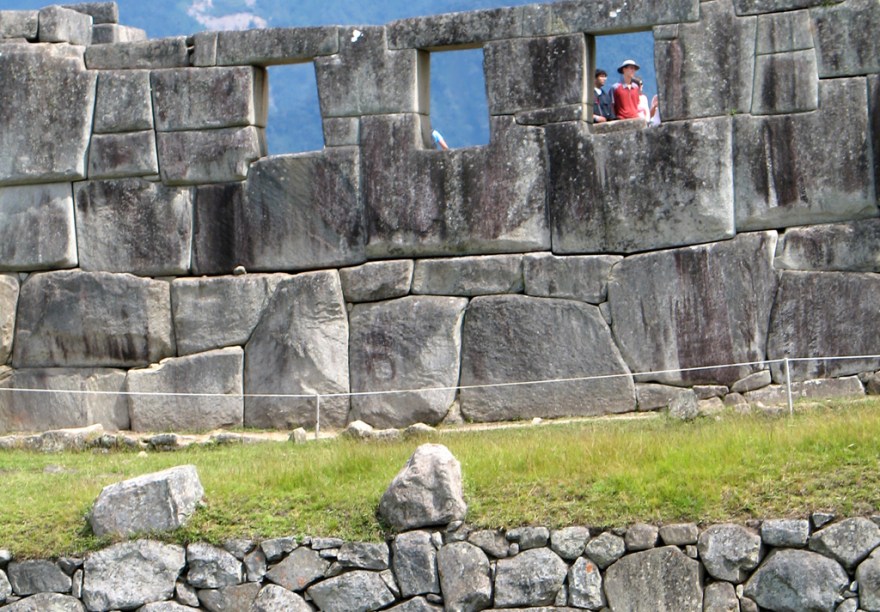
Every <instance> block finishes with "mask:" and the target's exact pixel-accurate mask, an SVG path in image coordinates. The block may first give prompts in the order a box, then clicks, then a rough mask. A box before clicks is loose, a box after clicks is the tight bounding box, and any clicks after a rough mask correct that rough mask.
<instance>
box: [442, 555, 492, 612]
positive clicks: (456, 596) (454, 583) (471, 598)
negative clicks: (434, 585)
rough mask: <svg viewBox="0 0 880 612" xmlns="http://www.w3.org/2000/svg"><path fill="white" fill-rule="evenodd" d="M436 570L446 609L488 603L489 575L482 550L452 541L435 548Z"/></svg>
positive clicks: (479, 606)
mask: <svg viewBox="0 0 880 612" xmlns="http://www.w3.org/2000/svg"><path fill="white" fill-rule="evenodd" d="M437 573H438V574H439V575H440V588H441V591H442V593H443V600H444V602H445V604H446V607H448V608H449V609H450V610H462V611H464V610H485V609H486V608H489V607H491V606H492V578H491V577H490V568H489V559H488V558H487V557H486V553H484V552H483V551H482V550H480V549H479V548H477V547H476V546H474V545H473V544H469V543H468V542H452V543H449V544H446V545H444V546H443V547H442V548H440V550H438V551H437Z"/></svg>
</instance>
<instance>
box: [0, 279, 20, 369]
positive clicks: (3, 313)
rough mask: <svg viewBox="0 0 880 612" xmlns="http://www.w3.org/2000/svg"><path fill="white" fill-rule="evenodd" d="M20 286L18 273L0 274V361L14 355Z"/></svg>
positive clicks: (3, 361) (5, 360) (4, 360)
mask: <svg viewBox="0 0 880 612" xmlns="http://www.w3.org/2000/svg"><path fill="white" fill-rule="evenodd" d="M20 286H21V284H20V283H19V281H18V275H16V274H0V363H6V362H7V361H9V357H10V356H11V355H12V339H13V336H14V334H15V312H16V310H17V308H18V293H19V290H20Z"/></svg>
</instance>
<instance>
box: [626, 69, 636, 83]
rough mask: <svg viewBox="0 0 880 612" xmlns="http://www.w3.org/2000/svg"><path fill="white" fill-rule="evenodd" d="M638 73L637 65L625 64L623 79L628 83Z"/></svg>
mask: <svg viewBox="0 0 880 612" xmlns="http://www.w3.org/2000/svg"><path fill="white" fill-rule="evenodd" d="M635 75H636V67H635V66H624V67H623V80H624V81H626V82H627V83H630V82H632V79H633V77H634V76H635Z"/></svg>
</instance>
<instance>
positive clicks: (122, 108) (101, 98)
mask: <svg viewBox="0 0 880 612" xmlns="http://www.w3.org/2000/svg"><path fill="white" fill-rule="evenodd" d="M151 129H153V104H152V102H151V98H150V71H149V70H111V71H103V72H101V73H100V74H99V75H98V89H97V100H96V102H95V126H94V130H95V133H96V134H107V133H114V132H138V131H143V130H151Z"/></svg>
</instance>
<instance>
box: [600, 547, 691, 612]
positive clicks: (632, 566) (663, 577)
mask: <svg viewBox="0 0 880 612" xmlns="http://www.w3.org/2000/svg"><path fill="white" fill-rule="evenodd" d="M702 582H703V577H702V571H701V568H700V563H699V562H698V561H696V560H694V559H689V558H688V557H686V556H685V554H684V553H683V552H681V551H680V550H679V549H678V548H676V547H674V546H664V547H662V548H655V549H653V550H646V551H644V552H637V553H633V554H631V555H627V556H626V557H624V558H623V559H621V560H620V561H618V562H617V563H615V564H614V565H612V566H611V567H610V568H608V571H607V572H606V574H605V594H606V595H607V597H608V605H609V606H610V607H611V609H612V610H615V609H618V610H632V611H634V612H643V611H644V612H686V611H690V612H701V611H702V609H703V587H702Z"/></svg>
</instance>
